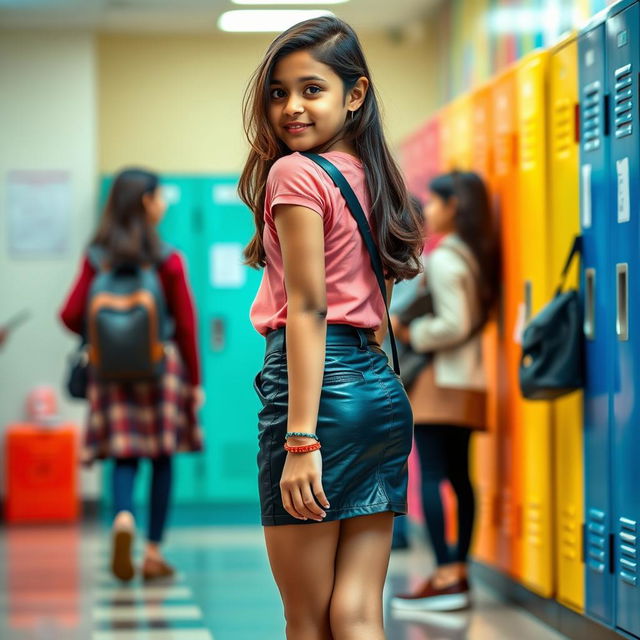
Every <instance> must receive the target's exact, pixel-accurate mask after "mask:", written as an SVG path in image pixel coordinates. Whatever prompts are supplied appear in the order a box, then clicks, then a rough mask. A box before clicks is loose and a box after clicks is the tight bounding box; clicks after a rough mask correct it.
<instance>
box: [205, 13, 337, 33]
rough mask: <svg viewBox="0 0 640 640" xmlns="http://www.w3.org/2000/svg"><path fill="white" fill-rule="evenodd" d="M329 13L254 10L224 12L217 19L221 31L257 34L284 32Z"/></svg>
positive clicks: (329, 14) (330, 14)
mask: <svg viewBox="0 0 640 640" xmlns="http://www.w3.org/2000/svg"><path fill="white" fill-rule="evenodd" d="M332 15H333V13H331V11H323V10H321V9H315V10H314V9H299V10H290V11H289V10H286V9H284V10H279V9H267V10H261V9H255V10H250V9H247V10H240V11H226V12H225V13H223V14H222V15H221V16H220V17H219V18H218V28H219V29H221V30H222V31H234V32H243V31H244V32H247V31H252V32H257V31H270V32H271V31H274V32H278V31H284V30H285V29H288V28H289V27H292V26H293V25H294V24H298V22H302V21H303V20H310V19H311V18H319V17H320V16H332Z"/></svg>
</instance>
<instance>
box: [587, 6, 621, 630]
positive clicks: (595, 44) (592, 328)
mask: <svg viewBox="0 0 640 640" xmlns="http://www.w3.org/2000/svg"><path fill="white" fill-rule="evenodd" d="M606 17H607V16H606V13H601V14H600V15H598V16H596V17H595V18H594V19H593V20H592V21H591V22H590V23H589V24H588V25H587V26H586V27H585V28H584V29H583V30H582V31H581V33H580V35H579V36H578V63H579V96H580V97H579V100H580V121H581V140H580V220H581V228H582V235H583V239H584V240H583V261H582V264H583V272H582V287H583V291H584V292H585V296H584V300H585V314H584V317H585V326H584V329H585V340H586V342H585V354H586V361H587V372H586V381H585V390H584V446H585V535H584V545H585V550H584V555H585V581H586V585H585V587H586V588H585V611H586V613H587V615H589V616H591V617H592V618H595V619H596V620H598V621H600V622H602V623H604V624H608V625H613V576H612V575H611V571H610V567H611V557H610V555H611V554H610V542H609V539H610V535H611V518H612V514H611V495H610V493H611V480H610V478H611V469H610V456H611V442H610V433H611V432H610V423H611V420H610V411H609V399H610V387H611V383H610V379H611V377H610V373H609V369H608V363H609V356H610V353H611V340H612V335H611V327H612V326H613V322H614V318H613V315H612V314H613V302H612V296H611V292H612V289H611V284H610V283H609V282H607V281H608V280H609V274H610V266H609V258H608V253H609V242H610V239H609V233H610V230H609V217H610V216H609V173H608V171H609V169H608V167H609V164H608V163H609V136H608V130H607V128H606V126H605V117H606V105H607V97H606V60H605V40H606V35H605V21H606Z"/></svg>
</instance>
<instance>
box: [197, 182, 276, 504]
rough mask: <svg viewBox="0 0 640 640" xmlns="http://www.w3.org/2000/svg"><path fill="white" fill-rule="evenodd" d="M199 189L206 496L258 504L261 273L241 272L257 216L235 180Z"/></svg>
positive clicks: (255, 271) (261, 339) (262, 347)
mask: <svg viewBox="0 0 640 640" xmlns="http://www.w3.org/2000/svg"><path fill="white" fill-rule="evenodd" d="M202 188H203V195H202V207H203V231H202V237H203V241H204V247H203V249H202V251H203V258H204V260H205V263H206V267H205V269H204V272H203V278H204V280H205V282H203V283H202V285H201V287H202V288H201V296H202V298H203V302H202V312H201V317H200V328H201V342H202V346H201V349H202V352H203V361H204V375H205V391H206V394H207V403H206V405H205V407H204V411H203V415H204V418H205V421H206V424H207V425H208V442H207V448H206V450H205V459H206V465H207V469H208V473H209V479H210V482H209V485H208V487H207V488H206V494H205V495H206V497H207V499H208V500H210V501H215V502H234V501H240V502H257V499H258V489H257V481H256V477H257V476H256V474H257V468H256V454H257V446H258V445H257V413H258V409H259V407H258V400H257V398H256V397H255V392H254V391H253V378H254V376H255V375H256V373H257V372H258V371H259V370H260V368H261V366H262V360H263V356H264V349H265V343H264V338H262V336H260V335H259V334H258V333H257V332H256V331H255V330H254V329H253V327H252V326H251V322H250V319H249V310H250V307H251V303H252V302H253V298H254V297H255V293H256V291H257V289H258V286H259V284H260V279H261V276H262V271H257V270H254V269H250V268H249V267H247V266H244V265H243V264H242V263H243V257H242V251H243V249H244V247H245V246H246V244H247V243H248V242H249V240H250V239H251V237H252V235H253V230H254V226H253V216H252V214H251V213H250V212H249V210H248V209H247V207H246V206H245V205H244V204H243V203H242V202H241V201H240V200H239V198H238V195H237V192H236V189H237V178H235V177H233V176H230V177H216V178H205V179H203V181H202Z"/></svg>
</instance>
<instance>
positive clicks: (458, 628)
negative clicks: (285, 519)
mask: <svg viewBox="0 0 640 640" xmlns="http://www.w3.org/2000/svg"><path fill="white" fill-rule="evenodd" d="M183 520H185V523H184V524H180V522H181V518H180V517H179V514H177V515H176V516H175V517H174V522H175V523H176V524H174V527H173V529H172V530H171V531H170V533H169V538H168V544H167V557H168V559H169V560H170V561H171V562H172V563H173V564H175V565H176V566H177V567H178V568H179V574H178V576H177V578H176V579H174V580H173V581H171V582H167V583H164V584H154V585H153V586H145V585H143V584H142V582H141V581H140V580H138V579H136V580H134V581H133V582H132V583H131V584H130V585H126V586H121V585H119V584H118V583H117V582H116V581H115V580H114V579H113V578H112V577H111V576H110V574H109V572H108V557H109V556H108V541H109V537H108V529H107V528H106V526H104V525H100V526H89V525H82V526H59V527H26V526H19V527H18V526H12V527H4V528H0V558H1V561H0V580H1V581H2V582H1V584H2V590H1V592H0V638H2V639H3V640H283V638H284V632H283V619H282V614H281V607H280V600H279V597H278V592H277V589H276V587H275V585H274V583H273V580H272V578H271V574H270V573H269V567H268V563H267V558H266V554H265V551H264V545H263V540H262V531H261V529H260V528H259V527H257V526H252V525H240V526H238V525H235V526H231V525H215V526H206V527H205V526H202V525H194V524H193V521H194V520H198V518H193V517H191V518H185V519H183ZM431 564H432V560H431V557H430V554H429V553H428V551H427V548H426V545H425V544H424V542H422V541H419V540H418V541H415V540H414V546H413V548H412V549H411V550H409V551H397V552H394V553H393V555H392V558H391V565H390V570H389V577H388V580H387V588H386V592H385V602H387V601H388V598H389V597H390V596H391V595H392V594H393V593H395V592H397V591H403V590H406V589H407V587H411V586H413V585H415V584H417V583H418V582H420V580H421V579H422V578H423V577H424V572H425V571H426V570H427V569H428V568H429V567H430V566H431ZM475 602H476V604H475V607H474V608H473V609H472V610H471V611H468V612H459V613H449V614H435V613H431V614H424V615H423V616H422V617H421V618H415V619H412V620H398V619H396V618H394V617H393V616H392V614H391V611H390V610H389V609H388V608H387V610H386V612H385V615H386V629H387V639H388V640H462V639H466V640H512V639H516V640H542V639H544V640H562V638H564V636H561V635H560V634H558V633H557V632H555V631H554V630H552V629H551V628H549V627H547V626H545V625H544V624H542V623H540V622H538V621H537V620H536V619H535V618H533V617H532V616H530V615H529V614H528V613H526V612H525V611H523V610H521V609H518V608H517V607H513V606H511V605H508V604H505V603H503V602H501V601H499V600H498V599H496V598H495V597H494V596H493V595H492V593H491V592H490V591H488V590H487V589H485V588H483V587H482V586H481V585H475ZM363 640H364V639H363Z"/></svg>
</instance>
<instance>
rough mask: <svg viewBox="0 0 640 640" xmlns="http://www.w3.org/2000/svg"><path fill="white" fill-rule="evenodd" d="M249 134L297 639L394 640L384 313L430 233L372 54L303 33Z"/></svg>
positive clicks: (343, 35) (283, 588)
mask: <svg viewBox="0 0 640 640" xmlns="http://www.w3.org/2000/svg"><path fill="white" fill-rule="evenodd" d="M245 126H246V130H247V135H248V138H249V141H250V144H251V151H250V154H249V157H248V160H247V163H246V165H245V168H244V171H243V173H242V176H241V179H240V186H239V192H240V195H241V197H242V199H243V201H244V202H245V203H246V204H247V205H248V206H249V207H250V209H251V210H252V212H253V214H254V218H255V225H256V233H255V235H254V237H253V239H252V241H251V243H250V244H249V245H248V247H247V249H246V252H245V255H246V261H247V263H248V264H249V265H251V266H253V267H256V268H258V267H263V268H264V273H263V279H262V284H261V286H260V289H259V291H258V294H257V297H256V299H255V301H254V304H253V306H252V309H251V319H252V322H253V325H254V327H255V328H256V329H257V330H258V331H259V332H260V333H261V334H262V335H264V336H265V338H266V354H265V360H264V365H263V368H262V370H261V372H260V373H259V374H258V376H257V377H256V380H255V385H254V386H255V390H256V392H257V394H258V396H259V398H260V400H261V402H262V405H263V409H262V410H261V411H260V414H259V453H258V466H259V491H260V501H261V511H262V524H263V526H264V532H265V537H266V544H267V551H268V555H269V560H270V563H271V568H272V571H273V575H274V578H275V580H276V582H277V585H278V588H279V590H280V594H281V597H282V600H283V604H284V613H285V617H286V626H287V638H289V639H292V640H303V639H304V640H312V639H314V640H315V639H317V640H320V639H324V638H335V639H336V640H337V639H339V638H340V639H342V638H345V639H346V638H367V639H368V640H383V638H384V631H383V622H382V590H383V585H384V581H385V576H386V572H387V565H388V561H389V553H390V546H391V534H392V525H393V516H394V514H403V513H405V512H406V489H407V458H408V455H409V452H410V450H411V443H412V426H413V421H412V415H411V408H410V405H409V402H408V399H407V396H406V394H405V392H404V389H403V387H402V383H401V382H400V380H399V378H398V376H397V375H396V374H394V371H393V370H392V369H391V368H390V366H389V364H388V360H387V356H386V355H385V353H384V351H382V349H381V348H380V343H381V341H382V339H383V337H384V333H385V327H386V322H387V312H386V309H385V305H386V302H385V299H384V298H390V295H391V289H392V284H393V281H394V280H402V279H405V278H411V277H413V276H415V275H416V274H417V273H418V272H419V270H420V260H419V258H420V253H421V249H422V243H423V233H422V226H423V224H422V220H421V217H420V215H419V212H418V211H416V210H415V208H412V207H411V205H410V203H409V200H408V197H407V192H406V188H405V185H404V183H403V180H402V177H401V175H400V172H399V170H398V168H397V166H396V164H395V162H394V161H393V159H392V157H391V154H390V152H389V150H388V147H387V145H386V142H385V140H384V136H383V133H382V124H381V118H380V112H379V107H378V101H377V97H376V94H375V91H374V88H373V85H372V81H371V74H370V73H369V69H368V67H367V64H366V61H365V58H364V55H363V53H362V49H361V46H360V43H359V41H358V38H357V36H356V34H355V33H354V31H353V30H352V29H351V28H350V27H349V26H348V25H347V24H345V23H344V22H342V21H341V20H338V19H336V18H333V17H323V18H318V19H314V20H309V21H306V22H302V23H300V24H298V25H296V26H294V27H292V28H290V29H289V30H287V31H285V32H284V33H283V34H281V35H280V36H279V37H277V38H276V39H275V40H274V41H273V43H272V44H271V46H270V47H269V49H268V50H267V52H266V55H265V58H264V60H263V61H262V63H261V64H260V66H259V67H258V69H257V71H256V73H255V75H254V77H253V80H252V84H251V86H250V88H249V91H248V94H247V101H246V102H245ZM305 152H315V153H316V154H317V155H303V154H304V153H305ZM327 172H329V173H327ZM330 175H331V177H330ZM342 179H344V180H345V181H346V183H347V184H346V185H345V184H344V183H342V186H340V187H338V186H337V185H338V184H340V182H341V180H342ZM334 180H337V183H336V182H334ZM349 188H350V189H351V190H352V191H353V193H351V194H349ZM343 194H348V195H343ZM346 197H348V198H349V205H347V200H346V199H345V198H346ZM356 218H357V219H358V220H360V222H357V220H356ZM363 219H364V223H365V225H367V226H369V225H370V227H371V229H372V231H371V236H368V235H367V232H366V231H364V232H363V231H361V230H362V229H363V228H364V227H363V226H360V225H361V223H362V221H363ZM362 233H364V235H362ZM369 238H372V242H369ZM374 265H376V266H375V268H374ZM383 271H384V274H383ZM385 278H386V290H385V291H384V297H383V293H382V291H381V288H382V289H385Z"/></svg>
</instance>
